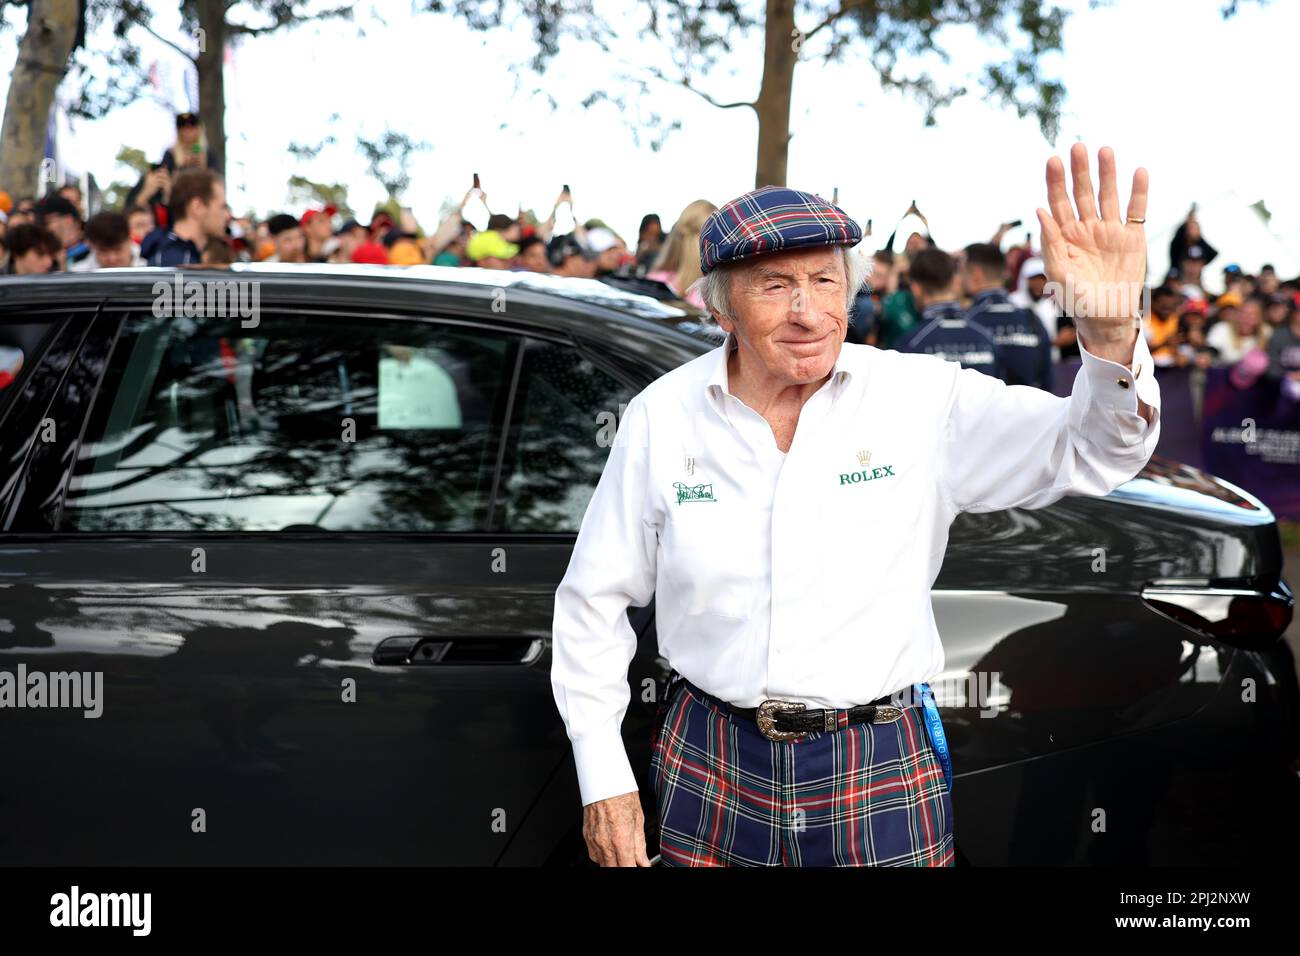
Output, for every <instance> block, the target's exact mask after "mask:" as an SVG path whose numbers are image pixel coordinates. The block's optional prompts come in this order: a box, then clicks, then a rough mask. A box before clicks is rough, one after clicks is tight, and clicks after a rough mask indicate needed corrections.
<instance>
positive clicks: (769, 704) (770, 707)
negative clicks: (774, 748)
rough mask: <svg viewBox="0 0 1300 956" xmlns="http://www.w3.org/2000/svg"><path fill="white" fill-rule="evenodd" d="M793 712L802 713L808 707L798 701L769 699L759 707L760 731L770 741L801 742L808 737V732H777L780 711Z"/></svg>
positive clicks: (756, 717) (757, 717) (757, 715)
mask: <svg viewBox="0 0 1300 956" xmlns="http://www.w3.org/2000/svg"><path fill="white" fill-rule="evenodd" d="M783 710H786V711H793V712H795V713H800V712H802V711H804V710H807V705H806V704H803V703H801V702H799V701H797V700H773V699H768V700H765V701H763V702H762V703H761V704H759V705H758V713H757V714H756V715H755V720H757V721H758V729H759V731H760V732H761V733H762V734H763V736H764V737H766V738H767V739H768V740H799V739H801V738H803V737H806V736H807V731H792V730H777V729H776V715H777V712H778V711H783Z"/></svg>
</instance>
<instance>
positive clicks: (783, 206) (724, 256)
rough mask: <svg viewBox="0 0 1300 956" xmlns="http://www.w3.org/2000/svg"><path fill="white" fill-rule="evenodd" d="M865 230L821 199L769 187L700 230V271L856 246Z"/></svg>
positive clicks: (732, 204) (748, 196)
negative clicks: (786, 253) (764, 256)
mask: <svg viewBox="0 0 1300 956" xmlns="http://www.w3.org/2000/svg"><path fill="white" fill-rule="evenodd" d="M861 241H862V227H861V226H859V225H858V224H857V223H856V222H854V221H853V220H852V219H850V218H849V217H848V215H847V214H846V213H845V212H844V210H843V209H841V208H840V207H839V206H832V205H831V204H830V203H828V202H827V201H826V200H824V199H822V198H821V197H820V196H815V195H813V194H812V193H805V192H800V191H799V190H797V189H787V188H786V187H785V186H764V187H763V188H762V189H755V190H754V191H753V192H747V193H745V195H743V196H741V197H740V198H739V199H733V200H732V201H731V202H729V203H727V204H726V205H725V206H723V207H722V208H720V209H719V210H718V211H717V212H715V213H714V214H713V215H711V216H710V217H709V218H708V219H707V220H705V222H704V228H703V229H701V230H700V272H701V273H707V272H708V271H709V270H710V269H712V268H713V267H714V266H716V265H718V264H719V263H721V262H735V261H736V260H738V259H748V258H749V257H750V256H756V255H759V254H760V253H764V252H780V251H782V250H785V249H803V248H806V247H809V246H856V245H857V244H858V243H859V242H861Z"/></svg>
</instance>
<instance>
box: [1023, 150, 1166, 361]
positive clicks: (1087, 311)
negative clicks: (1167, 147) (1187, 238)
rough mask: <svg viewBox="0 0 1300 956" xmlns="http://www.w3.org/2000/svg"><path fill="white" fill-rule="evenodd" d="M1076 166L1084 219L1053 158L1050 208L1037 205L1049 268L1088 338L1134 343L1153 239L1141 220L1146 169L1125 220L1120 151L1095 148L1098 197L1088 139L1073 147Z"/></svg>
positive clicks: (1135, 176)
mask: <svg viewBox="0 0 1300 956" xmlns="http://www.w3.org/2000/svg"><path fill="white" fill-rule="evenodd" d="M1070 168H1071V174H1072V177H1073V180H1074V205H1075V207H1077V208H1078V216H1076V215H1075V212H1074V207H1071V205H1070V197H1069V195H1068V194H1067V193H1066V191H1065V167H1064V165H1063V164H1062V163H1061V160H1060V159H1058V158H1057V157H1055V156H1053V157H1052V158H1051V159H1049V160H1048V161H1047V203H1048V205H1049V206H1050V207H1051V210H1052V211H1051V213H1050V214H1049V213H1048V212H1047V211H1045V210H1043V209H1039V210H1038V222H1039V225H1040V226H1041V227H1042V245H1043V267H1044V271H1046V273H1047V278H1048V280H1049V281H1050V282H1051V283H1053V284H1054V285H1055V287H1056V289H1057V290H1059V291H1060V292H1061V293H1063V294H1060V295H1058V300H1059V301H1060V303H1061V306H1062V307H1063V308H1064V309H1065V311H1066V314H1067V315H1071V316H1073V317H1074V319H1075V324H1076V325H1077V326H1078V327H1079V328H1080V331H1081V332H1082V333H1083V336H1084V338H1085V339H1086V340H1088V342H1094V341H1095V342H1098V343H1103V342H1119V341H1122V340H1127V341H1132V339H1133V336H1134V319H1135V318H1136V317H1137V316H1138V315H1139V314H1140V313H1139V309H1140V306H1141V297H1142V286H1143V283H1144V281H1145V279H1146V262H1147V243H1146V231H1145V230H1144V229H1143V227H1142V223H1143V222H1144V221H1145V217H1146V210H1147V171H1146V170H1145V169H1142V168H1139V169H1138V170H1137V171H1136V172H1134V174H1133V190H1132V193H1131V194H1130V196H1129V201H1128V213H1127V216H1126V217H1121V216H1120V211H1119V194H1118V192H1117V191H1116V188H1115V153H1114V152H1113V151H1112V150H1111V148H1110V147H1109V146H1103V147H1102V148H1101V149H1100V150H1099V151H1098V152H1097V168H1098V171H1099V174H1100V176H1101V190H1100V192H1099V193H1098V196H1097V200H1096V201H1094V199H1093V192H1092V176H1091V174H1090V170H1089V162H1088V149H1087V147H1086V146H1084V145H1083V144H1082V143H1075V144H1074V145H1073V146H1072V147H1071V148H1070ZM1099 207H1100V213H1099V212H1098V209H1099Z"/></svg>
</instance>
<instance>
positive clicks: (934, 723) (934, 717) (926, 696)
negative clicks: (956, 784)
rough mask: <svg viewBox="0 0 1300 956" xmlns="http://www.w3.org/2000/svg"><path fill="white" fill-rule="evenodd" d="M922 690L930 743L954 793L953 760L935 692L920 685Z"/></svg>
mask: <svg viewBox="0 0 1300 956" xmlns="http://www.w3.org/2000/svg"><path fill="white" fill-rule="evenodd" d="M918 686H919V687H920V688H921V704H922V707H923V709H924V711H925V727H926V730H928V731H929V732H930V743H931V744H933V746H934V752H935V754H937V755H938V757H939V763H940V764H942V765H943V776H944V779H945V780H947V781H948V792H949V793H952V758H951V756H949V754H948V738H947V737H945V736H944V735H943V721H942V720H940V719H939V706H938V704H936V703H935V702H934V691H932V690H930V685H929V684H920V685H918Z"/></svg>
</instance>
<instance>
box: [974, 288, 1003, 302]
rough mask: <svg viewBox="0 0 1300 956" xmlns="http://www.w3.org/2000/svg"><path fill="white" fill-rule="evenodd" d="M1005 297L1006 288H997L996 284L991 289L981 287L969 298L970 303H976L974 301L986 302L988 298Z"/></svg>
mask: <svg viewBox="0 0 1300 956" xmlns="http://www.w3.org/2000/svg"><path fill="white" fill-rule="evenodd" d="M1006 297H1007V290H1006V289H999V288H998V287H997V286H994V287H993V288H991V289H981V290H980V291H979V292H976V293H975V294H974V295H973V296H971V297H970V298H971V302H972V303H976V302H980V303H983V302H988V301H989V300H990V299H1005V298H1006Z"/></svg>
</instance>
